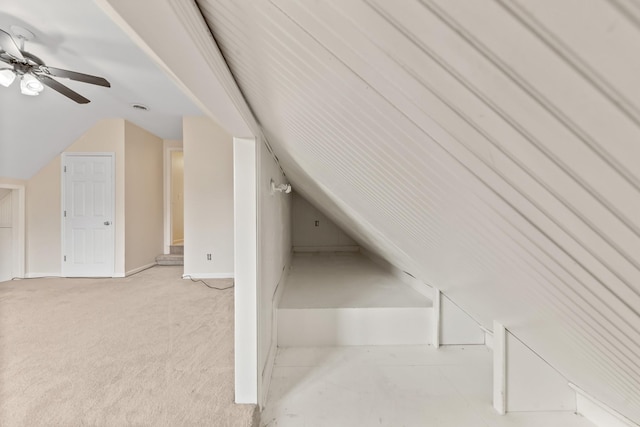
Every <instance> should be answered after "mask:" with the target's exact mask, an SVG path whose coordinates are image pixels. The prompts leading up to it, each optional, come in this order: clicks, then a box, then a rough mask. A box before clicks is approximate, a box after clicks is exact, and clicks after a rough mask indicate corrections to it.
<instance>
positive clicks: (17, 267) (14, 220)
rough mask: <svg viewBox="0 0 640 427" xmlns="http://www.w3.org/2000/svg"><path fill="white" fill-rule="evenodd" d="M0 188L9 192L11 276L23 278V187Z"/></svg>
mask: <svg viewBox="0 0 640 427" xmlns="http://www.w3.org/2000/svg"><path fill="white" fill-rule="evenodd" d="M0 188H5V189H7V190H11V209H12V211H13V212H11V230H12V231H11V234H12V241H13V243H15V244H14V245H12V246H13V248H12V249H13V254H12V258H13V261H12V263H11V271H12V273H11V275H12V276H13V277H18V278H21V279H22V278H24V277H25V258H26V256H25V248H26V245H25V228H26V227H25V224H26V209H25V204H26V201H25V186H24V185H21V184H20V185H19V184H2V183H0Z"/></svg>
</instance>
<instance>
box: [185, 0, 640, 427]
mask: <svg viewBox="0 0 640 427" xmlns="http://www.w3.org/2000/svg"><path fill="white" fill-rule="evenodd" d="M197 3H198V5H199V7H200V10H201V11H202V13H203V15H204V17H205V19H206V21H207V23H208V25H209V27H210V29H211V31H212V33H213V35H214V37H215V40H216V41H217V43H218V45H219V47H220V49H221V51H222V53H223V55H224V57H225V59H226V60H227V63H228V65H229V68H230V70H231V72H232V73H233V75H234V77H235V79H236V81H237V83H238V85H239V87H240V89H241V91H242V93H243V94H244V96H245V98H246V100H247V102H248V104H249V105H250V106H251V109H252V111H253V112H254V114H255V116H256V118H257V120H258V122H259V123H260V124H261V127H262V130H263V131H264V134H265V135H266V137H267V139H268V141H269V143H270V144H271V146H272V147H273V149H274V151H275V153H276V154H277V156H278V158H279V159H280V162H281V164H282V166H283V168H284V170H285V172H286V173H287V175H288V177H289V178H290V179H291V181H292V182H293V185H294V188H296V190H298V191H300V192H302V193H303V194H304V195H305V197H307V198H308V199H309V200H310V201H312V202H313V203H314V204H315V205H316V206H318V207H319V208H321V209H324V210H325V211H327V213H329V214H330V215H331V216H332V217H333V218H334V219H336V220H337V221H338V222H339V223H340V224H341V225H342V227H344V229H345V230H349V231H350V232H351V233H352V234H353V236H354V237H355V238H357V239H358V240H360V241H361V242H362V243H363V244H365V245H367V246H369V247H370V248H372V249H374V250H376V251H378V252H379V253H381V254H382V255H384V256H385V257H386V258H388V259H389V260H391V261H392V262H393V263H395V264H396V265H397V266H398V267H400V268H402V269H404V270H406V271H407V272H409V273H411V274H412V275H414V276H416V277H418V278H419V279H421V280H423V281H424V282H426V283H428V284H431V285H433V286H436V287H438V288H440V289H441V290H442V291H443V292H444V293H445V294H446V295H448V296H449V297H450V298H451V299H452V300H453V301H455V302H456V303H457V304H458V305H460V306H461V307H462V308H463V309H464V310H465V311H467V312H468V313H470V314H471V315H472V316H473V317H474V318H475V319H477V320H478V321H479V322H481V323H482V324H483V325H485V326H487V327H491V325H492V322H493V320H497V321H499V322H501V323H503V324H504V325H506V327H507V328H508V329H510V330H511V331H512V332H513V333H514V334H515V335H517V336H518V337H519V338H520V339H522V340H523V341H524V342H525V343H526V344H527V345H528V346H529V347H531V348H533V349H534V351H535V352H537V353H538V354H539V355H541V356H542V357H543V358H544V359H545V360H547V361H548V362H549V363H550V364H551V365H552V366H554V367H555V368H556V369H558V370H559V371H560V372H561V373H563V374H564V375H565V376H566V377H567V378H568V379H569V380H570V381H572V382H574V383H575V384H576V385H578V386H579V387H581V388H583V389H585V390H587V391H588V392H590V393H592V394H593V395H594V396H596V397H597V398H599V399H601V400H602V401H604V402H606V403H608V404H609V405H611V406H612V407H614V408H616V409H618V410H619V411H621V412H622V413H624V414H626V415H627V416H628V417H630V418H631V419H633V420H635V421H636V422H638V421H640V392H639V390H640V316H639V312H640V215H638V213H639V212H640V167H638V162H639V160H640V85H638V83H637V80H638V76H639V75H640V56H639V55H638V54H637V53H638V48H639V47H640V7H638V4H637V3H636V2H633V1H631V0H589V1H584V0H563V1H556V0H535V1H534V0H518V1H506V0H477V1H476V0H474V1H469V0H398V1H393V2H390V1H385V0H344V1H340V2H322V1H314V2H310V1H307V2H300V1H297V0H271V1H268V2H266V1H264V2H262V1H250V0H198V2H197Z"/></svg>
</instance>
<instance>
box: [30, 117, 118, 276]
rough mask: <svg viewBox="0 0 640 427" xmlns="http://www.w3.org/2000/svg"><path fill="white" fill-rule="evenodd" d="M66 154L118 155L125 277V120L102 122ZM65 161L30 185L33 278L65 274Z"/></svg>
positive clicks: (58, 161)
mask: <svg viewBox="0 0 640 427" xmlns="http://www.w3.org/2000/svg"><path fill="white" fill-rule="evenodd" d="M65 151H66V152H114V153H115V157H116V159H115V162H116V164H115V167H116V190H115V193H116V200H115V211H116V218H115V220H114V223H115V224H114V225H115V227H116V240H115V245H116V257H115V271H116V275H123V274H124V162H123V159H124V120H122V119H109V120H102V121H100V122H98V123H97V124H96V125H95V126H94V127H92V128H91V129H89V130H88V131H87V132H86V133H85V134H84V135H82V136H81V137H80V138H79V139H78V140H77V141H75V142H74V143H73V144H71V145H70V146H69V148H67V150H65ZM60 166H61V158H60V156H56V158H55V159H53V160H52V161H51V162H50V163H49V164H48V165H46V166H45V167H44V168H42V169H41V170H40V171H39V172H38V173H37V174H36V175H34V176H33V177H32V178H31V179H29V180H28V181H27V189H26V211H27V212H26V216H27V225H26V234H27V245H26V249H27V263H26V270H27V274H28V275H30V276H48V275H60V274H61V271H62V270H61V261H60V259H61V247H62V237H61V221H62V218H61V211H62V205H61V197H62V196H61V170H60Z"/></svg>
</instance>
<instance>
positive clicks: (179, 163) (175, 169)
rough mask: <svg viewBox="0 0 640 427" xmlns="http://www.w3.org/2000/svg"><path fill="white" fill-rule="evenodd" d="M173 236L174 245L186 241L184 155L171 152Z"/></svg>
mask: <svg viewBox="0 0 640 427" xmlns="http://www.w3.org/2000/svg"><path fill="white" fill-rule="evenodd" d="M171 236H172V237H173V243H180V242H183V241H184V155H183V152H182V151H172V152H171Z"/></svg>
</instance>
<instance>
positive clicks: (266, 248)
mask: <svg viewBox="0 0 640 427" xmlns="http://www.w3.org/2000/svg"><path fill="white" fill-rule="evenodd" d="M271 180H273V181H274V182H275V183H276V185H279V184H283V183H288V181H287V180H286V177H285V176H284V175H283V173H282V171H281V170H280V167H279V166H278V164H277V163H276V162H275V160H274V159H273V157H272V156H271V153H270V152H269V150H268V149H267V147H266V145H264V144H258V183H257V189H258V305H259V306H258V366H259V372H260V376H259V381H260V382H259V391H260V399H261V401H260V402H259V403H260V404H264V402H265V399H266V393H267V391H268V385H269V381H270V379H271V370H272V368H273V363H274V359H275V353H276V350H277V318H276V315H277V306H278V302H279V301H278V300H279V298H280V296H281V295H282V291H283V289H284V282H285V280H286V277H287V275H288V267H289V266H290V263H291V238H292V236H291V235H292V230H291V216H292V215H291V211H292V195H291V194H286V193H281V192H275V193H273V194H272V193H271Z"/></svg>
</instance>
